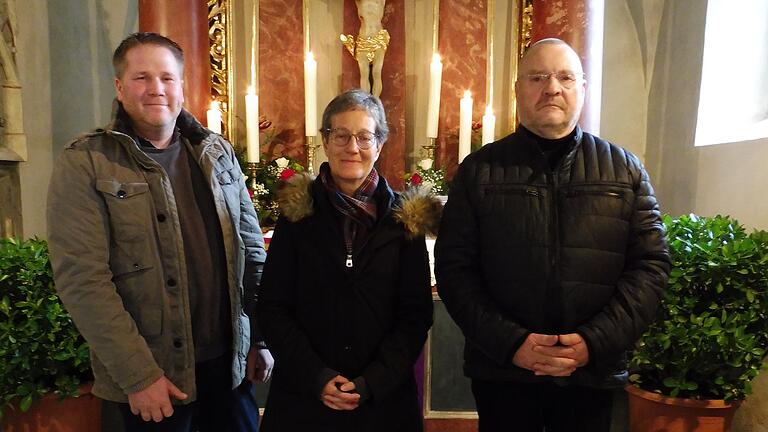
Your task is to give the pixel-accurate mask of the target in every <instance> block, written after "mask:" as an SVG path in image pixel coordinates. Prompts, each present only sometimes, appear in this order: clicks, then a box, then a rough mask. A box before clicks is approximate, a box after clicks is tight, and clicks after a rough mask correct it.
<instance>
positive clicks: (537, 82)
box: [522, 72, 584, 89]
mask: <svg viewBox="0 0 768 432" xmlns="http://www.w3.org/2000/svg"><path fill="white" fill-rule="evenodd" d="M550 77H555V79H556V80H557V82H559V83H560V85H561V86H563V87H564V88H567V89H570V88H573V86H574V85H576V81H578V79H579V78H584V73H582V72H579V73H574V72H550V73H546V74H528V75H522V78H523V79H524V80H525V82H526V83H528V84H530V85H532V86H537V87H543V86H545V85H546V84H547V83H548V82H549V78H550Z"/></svg>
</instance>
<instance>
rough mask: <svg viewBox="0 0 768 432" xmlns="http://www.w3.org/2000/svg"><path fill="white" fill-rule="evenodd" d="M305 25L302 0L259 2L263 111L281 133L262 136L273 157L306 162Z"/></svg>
mask: <svg viewBox="0 0 768 432" xmlns="http://www.w3.org/2000/svg"><path fill="white" fill-rule="evenodd" d="M303 28H304V27H303V20H302V1H301V0H260V1H259V114H260V115H263V116H266V118H267V120H269V121H271V122H272V124H273V125H274V127H275V128H276V132H278V134H277V136H276V137H275V139H274V140H272V141H270V142H266V143H265V142H264V137H262V149H261V150H262V152H263V153H266V154H267V157H268V158H270V159H273V158H276V157H279V156H281V155H285V156H289V157H291V158H294V159H299V160H301V161H305V157H304V155H305V153H306V152H305V147H304V144H305V137H304V36H303ZM322 61H323V60H322V59H318V63H319V62H322ZM320 115H321V113H318V122H319V116H320ZM317 139H318V140H319V139H320V136H319V135H318V137H317ZM316 144H319V142H316ZM305 166H306V165H305ZM315 169H317V167H315Z"/></svg>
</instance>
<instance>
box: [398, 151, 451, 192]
mask: <svg viewBox="0 0 768 432" xmlns="http://www.w3.org/2000/svg"><path fill="white" fill-rule="evenodd" d="M433 165H434V161H433V160H432V159H429V158H427V159H422V160H420V161H419V162H418V163H417V164H416V171H414V172H412V173H406V174H405V184H406V186H411V187H413V186H423V187H427V188H429V189H430V192H431V193H432V194H433V195H447V194H448V185H447V183H446V181H445V170H444V169H442V168H434V167H433Z"/></svg>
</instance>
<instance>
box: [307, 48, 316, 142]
mask: <svg viewBox="0 0 768 432" xmlns="http://www.w3.org/2000/svg"><path fill="white" fill-rule="evenodd" d="M304 111H305V112H304V127H305V129H306V132H305V135H306V136H317V62H316V61H315V58H314V56H312V51H310V52H308V53H307V58H306V60H304Z"/></svg>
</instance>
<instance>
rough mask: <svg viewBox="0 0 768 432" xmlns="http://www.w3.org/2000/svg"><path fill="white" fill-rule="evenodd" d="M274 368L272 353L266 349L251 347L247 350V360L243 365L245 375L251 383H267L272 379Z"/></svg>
mask: <svg viewBox="0 0 768 432" xmlns="http://www.w3.org/2000/svg"><path fill="white" fill-rule="evenodd" d="M274 366H275V359H273V358H272V353H270V352H269V350H268V349H266V348H256V347H251V349H250V350H248V359H247V360H246V364H245V373H246V376H247V377H248V380H249V381H250V382H252V383H254V384H255V383H257V382H267V381H269V379H270V378H272V368H273V367H274Z"/></svg>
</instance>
